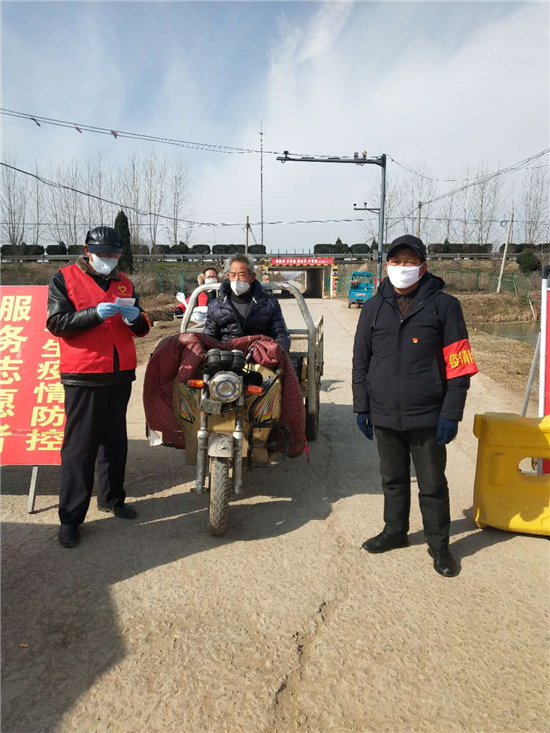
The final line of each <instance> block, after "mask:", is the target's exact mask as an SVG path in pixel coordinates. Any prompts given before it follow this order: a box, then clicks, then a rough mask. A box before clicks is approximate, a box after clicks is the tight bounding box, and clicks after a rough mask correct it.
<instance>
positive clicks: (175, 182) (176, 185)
mask: <svg viewBox="0 0 550 733" xmlns="http://www.w3.org/2000/svg"><path fill="white" fill-rule="evenodd" d="M168 184H169V195H168V202H169V207H170V208H169V216H170V221H169V222H168V224H167V230H168V238H169V240H170V242H171V244H172V245H177V244H179V242H180V241H181V240H182V239H183V241H185V242H187V241H188V239H189V233H190V231H189V230H190V227H189V225H186V224H184V223H183V222H182V221H181V220H182V219H187V218H189V203H190V198H191V196H190V191H189V186H188V184H187V168H186V167H185V164H184V162H183V160H182V159H181V158H176V160H175V161H174V163H173V165H172V168H171V170H170V175H169V181H168Z"/></svg>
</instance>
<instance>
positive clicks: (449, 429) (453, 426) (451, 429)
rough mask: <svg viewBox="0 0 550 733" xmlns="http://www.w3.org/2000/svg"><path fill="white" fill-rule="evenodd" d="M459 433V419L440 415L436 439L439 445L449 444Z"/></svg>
mask: <svg viewBox="0 0 550 733" xmlns="http://www.w3.org/2000/svg"><path fill="white" fill-rule="evenodd" d="M457 433H458V422H457V420H448V419H447V418H446V417H440V418H439V423H438V424H437V433H436V436H435V439H436V440H437V444H438V445H447V443H450V442H451V440H454V439H455V438H456V434H457Z"/></svg>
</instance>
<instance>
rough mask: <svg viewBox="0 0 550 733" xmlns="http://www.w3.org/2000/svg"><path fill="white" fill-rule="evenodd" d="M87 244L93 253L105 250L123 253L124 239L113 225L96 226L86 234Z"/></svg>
mask: <svg viewBox="0 0 550 733" xmlns="http://www.w3.org/2000/svg"><path fill="white" fill-rule="evenodd" d="M86 244H87V245H88V250H89V251H90V252H92V254H98V253H99V252H102V253H103V252H105V253H106V254H107V253H109V254H121V253H122V239H121V238H120V234H119V233H118V232H117V231H116V230H115V229H113V228H112V227H95V229H90V231H89V232H88V234H86Z"/></svg>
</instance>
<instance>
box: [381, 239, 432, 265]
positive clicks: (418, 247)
mask: <svg viewBox="0 0 550 733" xmlns="http://www.w3.org/2000/svg"><path fill="white" fill-rule="evenodd" d="M402 247H408V248H409V249H412V250H413V251H414V252H416V254H417V255H418V256H419V257H420V259H421V260H422V261H423V262H425V260H426V247H425V245H424V242H423V241H422V240H421V239H419V238H418V237H413V235H412V234H403V236H402V237H397V239H394V240H393V242H392V243H391V244H390V248H389V249H388V255H387V258H388V260H389V258H390V257H391V255H392V253H395V251H396V250H397V249H400V248H402Z"/></svg>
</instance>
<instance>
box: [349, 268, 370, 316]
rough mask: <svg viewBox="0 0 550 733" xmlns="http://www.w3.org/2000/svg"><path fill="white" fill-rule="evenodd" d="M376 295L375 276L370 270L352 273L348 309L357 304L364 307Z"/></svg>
mask: <svg viewBox="0 0 550 733" xmlns="http://www.w3.org/2000/svg"><path fill="white" fill-rule="evenodd" d="M373 295H374V275H373V274H372V272H369V271H368V270H357V272H352V273H351V278H350V281H349V290H348V308H351V306H352V305H353V304H354V303H355V304H356V305H359V306H362V305H363V303H365V301H367V300H369V299H370V298H372V296H373Z"/></svg>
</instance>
